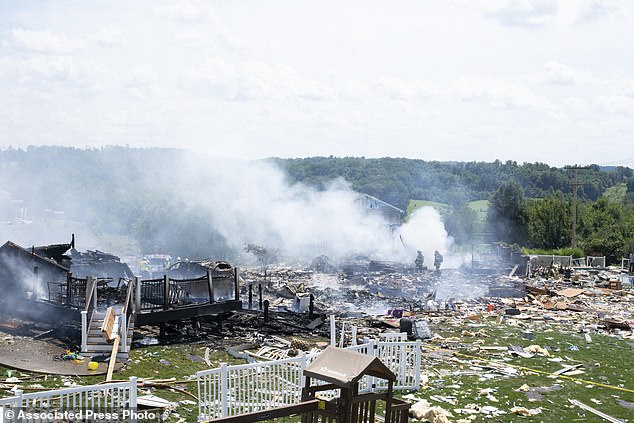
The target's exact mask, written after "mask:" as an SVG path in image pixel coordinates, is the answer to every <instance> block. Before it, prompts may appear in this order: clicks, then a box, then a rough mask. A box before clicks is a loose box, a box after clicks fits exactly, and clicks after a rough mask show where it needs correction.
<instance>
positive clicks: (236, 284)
mask: <svg viewBox="0 0 634 423" xmlns="http://www.w3.org/2000/svg"><path fill="white" fill-rule="evenodd" d="M233 277H234V279H233V283H234V287H233V288H234V290H235V297H234V300H236V301H238V300H239V299H240V271H239V269H238V268H237V267H234V268H233Z"/></svg>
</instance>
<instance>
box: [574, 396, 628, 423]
mask: <svg viewBox="0 0 634 423" xmlns="http://www.w3.org/2000/svg"><path fill="white" fill-rule="evenodd" d="M568 401H570V403H571V404H572V405H576V406H577V407H579V408H581V409H583V410H586V411H589V412H591V413H592V414H594V415H596V416H599V417H601V418H603V419H605V420H607V421H609V422H613V423H623V422H624V420H621V419H617V418H614V417H612V416H609V415H607V414H605V413H604V412H602V411H599V410H597V409H596V408H592V407H590V406H589V405H586V404H584V403H582V402H581V401H577V400H575V399H569V400H568Z"/></svg>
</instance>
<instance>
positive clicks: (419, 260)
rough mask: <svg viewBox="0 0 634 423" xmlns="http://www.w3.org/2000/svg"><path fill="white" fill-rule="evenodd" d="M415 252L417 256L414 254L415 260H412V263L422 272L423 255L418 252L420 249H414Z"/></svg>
mask: <svg viewBox="0 0 634 423" xmlns="http://www.w3.org/2000/svg"><path fill="white" fill-rule="evenodd" d="M416 252H417V254H418V255H417V256H416V260H414V264H415V265H416V271H418V272H422V271H423V269H424V266H423V263H424V262H425V257H424V256H423V253H421V252H420V250H416Z"/></svg>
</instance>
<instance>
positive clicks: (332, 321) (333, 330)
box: [330, 314, 337, 347]
mask: <svg viewBox="0 0 634 423" xmlns="http://www.w3.org/2000/svg"><path fill="white" fill-rule="evenodd" d="M336 331H337V327H336V326H335V315H334V314H331V315H330V345H332V346H333V347H336V346H337V332H336Z"/></svg>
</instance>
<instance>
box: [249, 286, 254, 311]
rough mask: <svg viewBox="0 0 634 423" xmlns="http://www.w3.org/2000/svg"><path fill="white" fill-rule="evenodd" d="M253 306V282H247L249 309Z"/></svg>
mask: <svg viewBox="0 0 634 423" xmlns="http://www.w3.org/2000/svg"><path fill="white" fill-rule="evenodd" d="M251 307H253V284H249V310H251Z"/></svg>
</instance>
